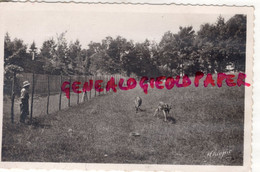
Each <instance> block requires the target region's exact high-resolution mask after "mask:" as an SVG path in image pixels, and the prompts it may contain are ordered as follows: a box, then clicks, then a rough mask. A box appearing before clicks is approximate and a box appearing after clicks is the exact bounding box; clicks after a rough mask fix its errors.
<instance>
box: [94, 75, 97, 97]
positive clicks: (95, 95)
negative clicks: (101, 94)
mask: <svg viewBox="0 0 260 172" xmlns="http://www.w3.org/2000/svg"><path fill="white" fill-rule="evenodd" d="M95 82H96V77H95V81H94V83H93V85H94V86H93V87H94V90H95V97H96V96H97V91H96V88H95Z"/></svg>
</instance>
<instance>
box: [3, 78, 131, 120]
mask: <svg viewBox="0 0 260 172" xmlns="http://www.w3.org/2000/svg"><path fill="white" fill-rule="evenodd" d="M14 76H15V77H14V78H13V79H12V80H11V81H5V83H4V113H5V114H10V117H11V119H12V122H13V121H18V120H19V116H20V91H21V89H22V87H23V82H24V81H29V83H30V84H31V86H30V99H29V109H30V114H31V115H32V117H37V116H42V115H46V114H51V113H54V112H57V111H59V110H62V109H65V108H68V107H70V106H75V105H77V104H80V103H83V102H86V101H89V100H91V99H93V98H95V97H97V96H99V95H102V94H108V93H109V92H113V91H112V89H111V90H109V91H107V90H106V85H107V82H108V81H109V80H110V79H111V77H114V79H115V83H116V84H118V82H119V80H120V78H123V79H124V80H125V82H124V85H125V86H126V80H127V78H126V77H124V76H122V75H102V76H62V75H60V76H59V75H43V74H32V73H21V74H16V75H14ZM90 80H93V86H92V88H91V90H89V91H86V92H83V91H82V90H83V86H84V83H85V82H88V84H90ZM97 80H102V82H101V83H100V86H101V87H100V88H101V89H103V91H102V92H98V91H97V89H95V81H97ZM64 82H69V84H67V85H66V88H69V90H70V91H69V96H70V98H69V99H68V98H67V96H66V93H65V92H64V91H63V90H62V84H63V83H64ZM74 82H79V83H80V84H78V85H77V84H75V85H76V86H78V87H75V86H74V87H75V88H72V87H73V83H74ZM75 90H77V91H79V92H80V93H75ZM12 96H14V99H13V101H12ZM12 104H13V106H12Z"/></svg>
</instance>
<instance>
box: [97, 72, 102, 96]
mask: <svg viewBox="0 0 260 172" xmlns="http://www.w3.org/2000/svg"><path fill="white" fill-rule="evenodd" d="M98 80H101V76H100V77H98ZM101 88H102V86H101ZM98 95H99V96H100V91H99V92H98Z"/></svg>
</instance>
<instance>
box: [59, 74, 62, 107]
mask: <svg viewBox="0 0 260 172" xmlns="http://www.w3.org/2000/svg"><path fill="white" fill-rule="evenodd" d="M61 86H62V75H60V99H59V110H61V95H62V90H61Z"/></svg>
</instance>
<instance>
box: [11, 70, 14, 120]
mask: <svg viewBox="0 0 260 172" xmlns="http://www.w3.org/2000/svg"><path fill="white" fill-rule="evenodd" d="M14 84H15V72H14V75H13V82H12V93H11V100H12V106H11V122H12V123H14V98H15V95H14Z"/></svg>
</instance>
